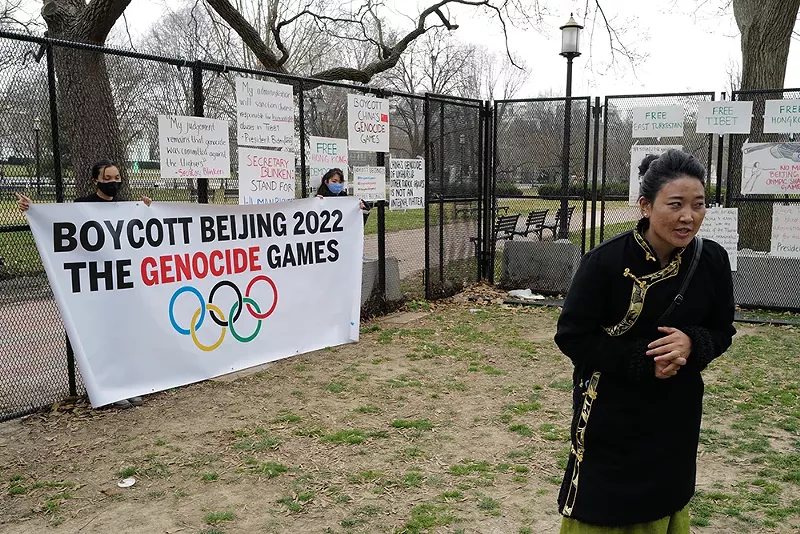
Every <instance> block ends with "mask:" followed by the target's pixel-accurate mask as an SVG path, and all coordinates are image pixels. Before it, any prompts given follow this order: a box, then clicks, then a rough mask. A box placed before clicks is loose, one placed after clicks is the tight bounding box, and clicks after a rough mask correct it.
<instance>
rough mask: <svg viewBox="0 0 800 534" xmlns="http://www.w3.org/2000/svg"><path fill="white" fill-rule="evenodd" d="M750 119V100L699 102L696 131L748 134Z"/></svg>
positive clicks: (751, 107)
mask: <svg viewBox="0 0 800 534" xmlns="http://www.w3.org/2000/svg"><path fill="white" fill-rule="evenodd" d="M752 119H753V103H752V102H727V101H722V102H700V105H699V106H698V109H697V133H712V134H749V133H750V123H751V122H752Z"/></svg>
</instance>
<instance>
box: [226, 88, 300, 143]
mask: <svg viewBox="0 0 800 534" xmlns="http://www.w3.org/2000/svg"><path fill="white" fill-rule="evenodd" d="M236 124H237V131H238V136H237V138H238V143H239V144H240V145H249V146H265V147H273V148H288V149H290V150H294V97H293V93H292V86H291V85H283V84H279V83H272V82H262V81H261V80H254V79H252V78H241V77H239V78H236Z"/></svg>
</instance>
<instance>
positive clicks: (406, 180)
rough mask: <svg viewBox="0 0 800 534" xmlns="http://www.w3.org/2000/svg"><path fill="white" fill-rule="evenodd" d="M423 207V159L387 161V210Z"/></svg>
mask: <svg viewBox="0 0 800 534" xmlns="http://www.w3.org/2000/svg"><path fill="white" fill-rule="evenodd" d="M424 208H425V160H423V159H399V158H392V159H391V160H390V161H389V210H390V211H391V210H413V209H424Z"/></svg>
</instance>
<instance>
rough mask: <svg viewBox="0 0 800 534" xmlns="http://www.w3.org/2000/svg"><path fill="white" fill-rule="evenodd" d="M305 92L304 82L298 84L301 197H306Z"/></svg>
mask: <svg viewBox="0 0 800 534" xmlns="http://www.w3.org/2000/svg"><path fill="white" fill-rule="evenodd" d="M304 100H305V93H304V92H303V82H300V83H299V84H298V90H297V112H298V113H299V115H300V189H301V193H300V198H306V193H307V187H306V186H307V183H308V182H307V181H306V114H305V103H304V102H303V101H304Z"/></svg>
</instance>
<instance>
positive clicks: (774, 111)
mask: <svg viewBox="0 0 800 534" xmlns="http://www.w3.org/2000/svg"><path fill="white" fill-rule="evenodd" d="M764 133H800V100H767V101H766V102H765V103H764Z"/></svg>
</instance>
